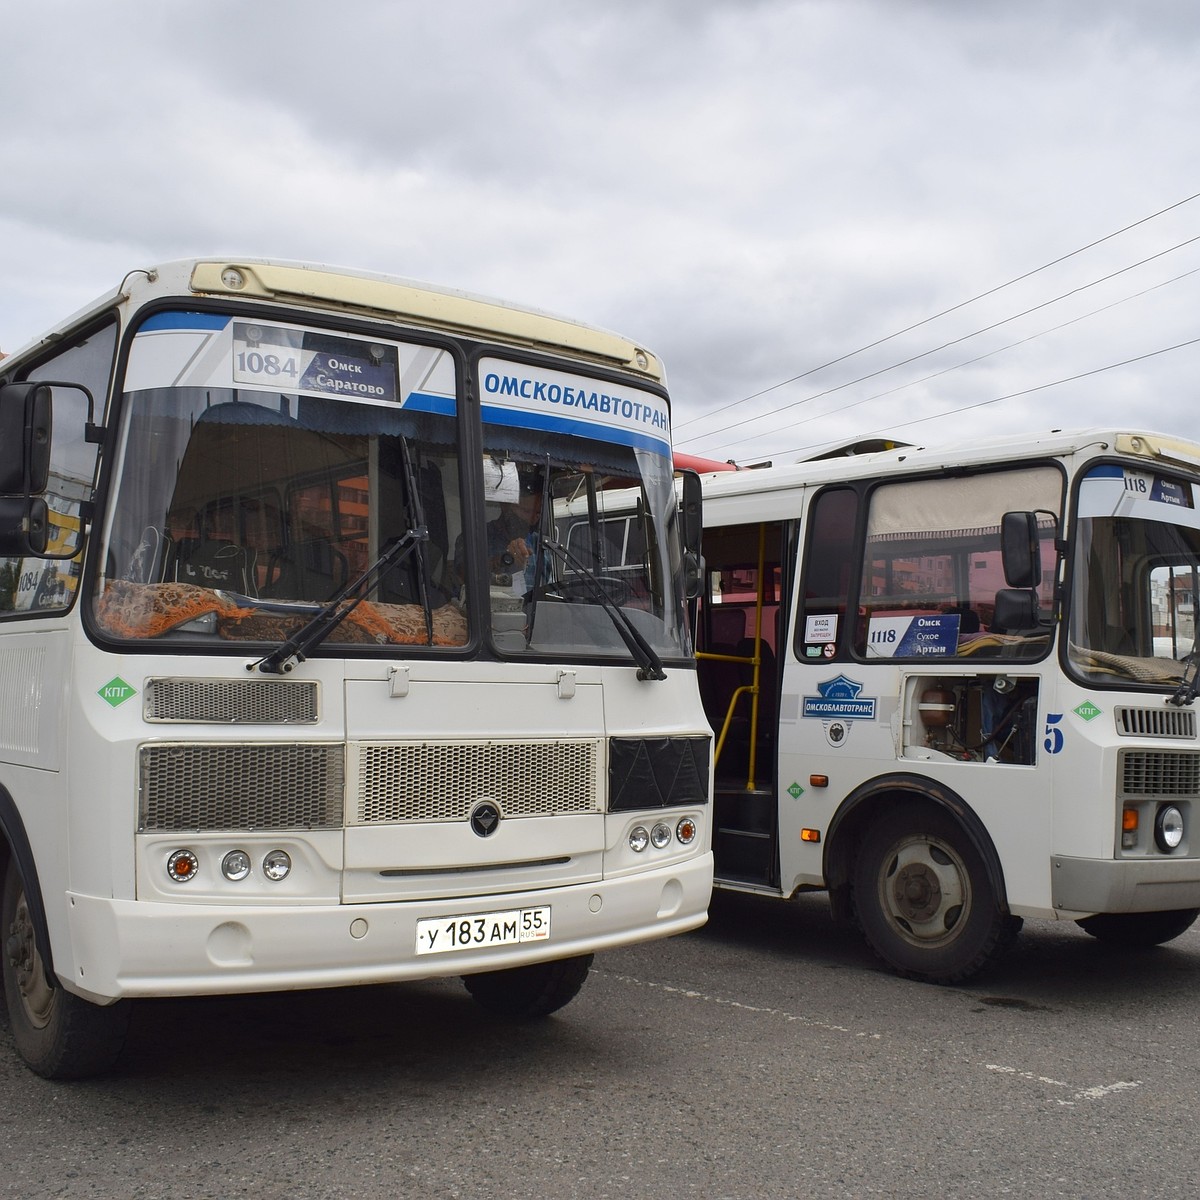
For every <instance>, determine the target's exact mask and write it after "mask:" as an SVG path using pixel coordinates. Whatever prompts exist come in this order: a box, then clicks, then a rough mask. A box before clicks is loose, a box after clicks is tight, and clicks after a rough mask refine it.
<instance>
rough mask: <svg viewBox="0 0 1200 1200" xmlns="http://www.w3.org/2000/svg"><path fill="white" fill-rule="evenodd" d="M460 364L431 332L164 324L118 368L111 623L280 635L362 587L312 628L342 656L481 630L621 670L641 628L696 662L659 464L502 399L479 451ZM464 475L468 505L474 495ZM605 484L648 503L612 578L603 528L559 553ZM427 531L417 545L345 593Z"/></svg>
mask: <svg viewBox="0 0 1200 1200" xmlns="http://www.w3.org/2000/svg"><path fill="white" fill-rule="evenodd" d="M493 361H494V360H493ZM528 369H529V370H532V368H528ZM460 370H461V368H460V367H459V365H458V360H457V359H456V357H455V356H454V355H453V353H452V352H451V351H449V350H446V349H441V348H436V347H430V346H421V345H416V344H409V343H406V342H395V341H389V340H386V339H380V340H372V339H370V338H368V337H363V336H359V335H348V334H345V335H344V334H341V333H333V332H330V331H327V330H321V329H315V328H304V327H297V326H292V325H289V326H284V325H282V324H276V323H271V322H268V321H265V320H264V321H262V322H257V323H256V322H249V321H244V320H240V319H233V318H231V317H229V316H227V315H225V314H217V313H186V312H169V313H160V314H157V315H155V316H153V317H151V318H150V319H149V320H147V321H146V322H145V323H143V325H142V326H141V327H140V329H139V330H138V333H137V336H136V337H135V338H134V340H133V343H132V347H131V353H130V356H129V362H128V367H127V370H126V378H125V387H124V397H123V405H122V410H121V424H120V429H119V436H118V447H119V450H118V455H117V459H116V463H115V465H114V468H113V471H114V476H113V479H112V488H111V495H112V496H113V497H114V501H113V503H112V504H111V505H110V512H109V514H108V515H107V517H106V518H105V519H104V522H103V526H102V530H101V532H102V548H101V553H102V558H101V562H102V570H101V572H100V573H99V574H98V576H97V585H96V589H95V593H94V596H93V603H94V618H93V619H94V621H95V624H96V626H97V628H98V630H99V631H100V632H101V633H102V634H103V635H105V636H106V637H108V638H112V639H119V640H130V641H145V640H153V642H154V643H155V644H161V643H162V642H163V641H168V642H175V643H179V644H188V643H193V644H196V643H198V644H203V645H205V646H209V647H211V646H213V645H220V644H222V643H224V642H235V643H267V644H274V645H279V644H280V643H283V642H285V641H286V639H288V638H289V637H291V636H293V635H295V634H296V633H297V631H298V630H300V629H302V628H304V627H305V624H306V623H307V622H310V621H312V620H313V618H314V616H315V615H316V614H318V613H320V612H321V609H322V606H323V605H328V604H329V602H330V601H331V600H333V601H338V600H339V599H341V598H342V597H343V596H346V593H347V590H348V589H349V590H350V591H351V592H352V594H351V595H349V596H346V599H347V601H349V600H360V602H358V603H355V604H353V606H351V605H350V604H349V603H347V604H346V612H345V613H344V616H343V618H342V619H339V620H337V621H335V622H333V623H331V625H330V627H329V628H328V630H327V631H325V632H323V633H322V635H321V637H320V639H318V641H324V642H328V643H329V644H331V645H338V646H340V647H341V649H340V651H339V652H342V653H344V652H346V650H347V649H348V648H349V647H359V648H360V649H359V650H356V651H354V652H355V653H363V652H370V651H371V650H372V649H376V650H377V649H378V648H379V647H381V646H393V647H394V646H406V647H421V646H424V647H427V648H433V647H443V648H456V647H465V646H467V645H468V644H469V643H471V642H472V641H473V640H474V639H476V638H482V639H486V642H487V644H488V645H489V646H490V648H491V649H492V651H493V652H494V653H496V654H497V655H499V656H508V655H522V656H524V655H538V654H542V655H546V654H549V655H554V656H556V657H561V656H564V655H565V656H568V657H570V656H576V657H585V658H586V657H598V658H601V659H603V658H617V659H619V660H621V661H623V662H628V661H630V656H631V636H632V639H633V646H632V649H634V650H637V649H638V648H639V647H640V646H641V645H642V644H643V643H647V644H649V646H650V647H651V648H652V649H651V652H650V656H651V659H653V658H654V657H655V656H670V657H675V658H678V657H680V656H681V655H683V654H685V653H686V652H687V640H686V632H685V630H686V625H685V621H684V611H685V606H684V604H683V599H682V582H681V571H680V559H681V554H680V550H679V541H678V536H677V533H676V530H675V525H674V522H675V498H674V492H673V489H672V477H671V467H670V458H669V456H668V455H664V454H661V453H658V452H657V451H656V450H655V449H648V448H647V447H646V446H645V445H641V444H638V440H637V439H634V438H630V439H627V440H628V441H630V442H631V443H632V444H622V443H620V442H616V443H614V442H612V441H610V440H609V439H608V438H607V436H602V434H604V435H606V434H607V432H608V431H607V428H606V427H603V428H598V429H595V430H593V429H592V428H590V427H588V426H586V425H584V424H583V423H581V422H576V424H577V425H579V426H580V428H581V429H582V431H583V433H582V435H579V434H576V433H575V432H574V431H573V430H572V429H571V428H570V427H569V423H567V422H563V421H543V422H541V423H540V425H535V426H533V427H530V425H529V423H528V422H520V421H512V420H510V419H508V416H511V414H508V410H506V409H505V408H504V407H503V406H502V405H497V406H494V408H493V409H492V411H491V417H492V419H491V421H490V422H489V423H488V424H485V425H484V427H483V442H482V450H483V453H482V454H480V452H479V450H478V449H476V450H475V451H474V452H472V453H471V454H470V455H467V454H465V453H464V451H463V446H462V444H461V441H460V438H461V433H460V421H459V413H458V399H457V397H458V394H459V375H460ZM610 386H611V385H610ZM626 390H629V389H626ZM506 414H507V415H506ZM476 445H477V446H478V445H479V443H476ZM464 464H465V465H464ZM475 470H479V471H480V472H481V474H482V489H481V490H482V497H483V509H482V513H479V514H476V513H475V511H474V510H473V509H471V508H470V507H469V506H468V504H467V502H465V501H464V495H470V491H469V490H468V480H467V478H466V476H467V474H468V473H469V472H474V471H475ZM477 479H478V477H477ZM612 486H619V487H622V488H627V489H634V490H635V491H636V492H637V493H638V494H639V495H640V497H641V501H640V503H639V505H638V512H639V514H640V533H641V542H640V545H641V547H642V552H641V555H640V558H639V560H638V563H637V565H636V568H635V569H634V570H633V571H632V573H630V572H629V571H628V570H625V571H623V572H622V573H621V576H620V578H619V579H614V577H613V576H612V575H611V573H610V572H609V570H608V568H607V563H606V558H605V553H604V547H603V539H602V538H599V539H598V540H597V543H596V548H595V552H594V553H589V554H588V555H585V556H584V558H585V560H586V561H582V562H580V561H576V563H575V565H574V566H568V565H567V564H566V563H565V561H564V559H563V556H562V555H559V554H555V553H554V552H553V550H554V547H555V546H556V544H557V541H558V536H557V535H558V532H559V531H558V529H557V526H556V518H555V513H556V512H557V511H559V510H561V509H562V507H563V504H564V503H565V502H568V501H570V500H572V499H574V498H577V497H580V496H584V497H586V496H592V497H594V496H595V495H596V494H597V492H598V491H603V490H604V489H606V488H608V487H612ZM593 511H595V508H594V504H593ZM597 528H599V524H598V522H597ZM415 531H420V537H419V539H416V540H415V543H414V544H413V546H412V549H411V551H410V552H408V553H406V554H402V555H399V556H397V561H396V562H395V565H393V566H390V567H388V568H387V569H385V570H384V571H382V573H379V574H378V575H377V576H376V575H372V577H371V580H370V584H369V585H364V586H363V587H362V588H361V589H358V590H357V591H354V590H353V589H354V584H355V581H356V580H358V579H359V578H360V577H361V576H362V575H363V573H364V572H366V571H368V569H369V568H371V566H372V564H375V563H377V562H378V560H379V559H380V556H381V555H382V554H385V553H386V552H387V550H388V547H389V546H393V545H394V544H395V542H396V539H398V538H404V537H408V538H410V540H412V538H413V534H414V532H415ZM618 585H619V586H618ZM485 610H486V611H485ZM614 610H616V611H614ZM620 614H624V616H621V615H620ZM629 624H632V625H633V626H634V633H633V634H632V635H630V632H629V630H628V628H626V627H625V626H627V625H629ZM313 644H314V646H315V645H316V644H317V642H314V643H313ZM634 658H635V659H638V654H636V653H635V654H634ZM639 661H640V660H639Z"/></svg>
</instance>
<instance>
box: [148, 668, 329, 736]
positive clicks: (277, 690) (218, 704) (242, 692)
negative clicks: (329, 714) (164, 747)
mask: <svg viewBox="0 0 1200 1200" xmlns="http://www.w3.org/2000/svg"><path fill="white" fill-rule="evenodd" d="M143 712H144V716H145V718H146V720H147V721H162V722H175V723H179V722H190V723H197V724H223V725H224V724H241V725H314V724H316V722H317V720H318V717H319V715H320V714H319V713H318V710H317V684H316V683H315V682H314V681H313V680H305V679H296V680H292V679H288V680H283V679H187V678H177V679H147V680H146V690H145V695H144V697H143Z"/></svg>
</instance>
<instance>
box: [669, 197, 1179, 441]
mask: <svg viewBox="0 0 1200 1200" xmlns="http://www.w3.org/2000/svg"><path fill="white" fill-rule="evenodd" d="M1198 194H1200V193H1198ZM1194 242H1200V234H1197V235H1196V236H1195V237H1190V238H1187V239H1186V240H1185V241H1182V242H1178V243H1177V244H1176V245H1174V246H1169V247H1167V249H1166V250H1160V251H1158V253H1157V254H1151V255H1150V256H1149V257H1147V258H1143V259H1141V260H1139V261H1138V262H1135V263H1130V264H1129V265H1128V266H1125V267H1121V268H1120V269H1119V270H1116V271H1112V272H1110V273H1109V274H1108V275H1101V276H1100V278H1099V279H1093V280H1091V282H1089V283H1084V284H1080V285H1079V287H1075V288H1070V289H1069V290H1067V291H1065V292H1062V293H1060V294H1059V295H1057V296H1054V297H1052V298H1051V299H1049V300H1043V301H1042V302H1041V303H1040V304H1035V305H1033V306H1032V307H1031V308H1027V309H1025V310H1023V311H1022V312H1019V313H1014V314H1013V315H1012V316H1010V317H1005V318H1003V320H1000V321H994V322H993V323H992V324H991V325H985V326H984V327H983V328H982V329H976V330H974V331H973V332H971V333H965V334H963V336H962V337H957V338H952V339H951V340H950V341H948V342H943V343H942V344H941V345H940V346H934V347H933V348H932V349H929V350H922V351H921V353H920V354H913V355H911V356H910V357H908V358H905V359H901V360H900V361H899V362H895V363H892V364H891V365H890V366H886V367H880V368H879V370H877V371H869V372H868V373H867V374H866V375H860V376H859V377H858V378H857V379H849V380H847V381H846V382H845V383H839V384H836V385H835V386H833V387H829V388H826V389H825V390H824V391H823V392H814V393H813V394H812V395H811V396H805V397H803V398H802V399H800V400H793V401H792V403H791V404H784V405H782V406H781V407H779V408H773V409H771V410H770V411H769V412H764V413H759V414H758V415H757V416H753V417H747V418H745V419H744V420H742V421H735V422H733V423H732V424H730V425H722V426H720V427H718V428H717V429H710V430H707V431H706V432H704V433H697V434H693V435H692V437H690V438H684V439H683V441H685V442H690V441H695V440H697V439H699V438H707V437H712V436H714V435H715V434H718V433H724V432H725V431H726V430H728V429H735V428H739V427H740V426H742V425H745V424H747V423H748V422H750V421H761V420H762V419H763V418H765V417H774V416H778V415H779V414H780V413H785V412H788V411H789V410H791V409H793V408H799V407H800V405H802V404H808V403H809V402H810V401H812V400H819V399H820V398H821V397H822V396H830V395H832V394H833V393H834V392H840V391H843V390H844V389H846V388H848V387H853V386H854V385H855V384H856V383H865V382H866V381H867V380H868V379H876V378H878V377H879V376H880V375H886V374H887V373H888V372H889V371H894V370H896V369H897V368H899V367H907V366H909V365H910V364H911V363H915V362H919V361H920V360H921V359H923V358H928V357H929V356H930V355H931V354H936V353H937V352H938V351H939V350H947V349H949V348H950V347H951V346H958V345H961V344H962V343H963V342H968V341H970V340H971V338H974V337H978V336H979V335H980V334H982V333H990V332H991V331H992V330H993V329H999V328H1000V327H1001V326H1002V325H1008V324H1010V323H1011V322H1013V321H1018V320H1020V319H1021V318H1022V317H1027V316H1029V315H1030V314H1031V313H1035V312H1038V311H1040V310H1041V309H1043V308H1049V307H1050V305H1052V304H1057V303H1058V302H1059V301H1060V300H1066V299H1067V298H1068V297H1070V296H1075V295H1078V294H1079V293H1080V292H1086V291H1087V290H1088V289H1089V288H1093V287H1097V286H1098V285H1099V284H1101V283H1107V282H1108V281H1109V280H1110V279H1115V278H1116V277H1117V276H1118V275H1124V274H1125V273H1126V272H1128V271H1133V270H1135V269H1136V268H1138V267H1144V266H1145V265H1146V264H1147V263H1149V262H1153V261H1154V260H1155V259H1158V258H1162V257H1164V256H1165V255H1167V254H1173V253H1174V252H1175V251H1176V250H1181V249H1183V247H1184V246H1190V245H1192V244H1193V243H1194ZM768 390H770V389H768ZM761 394H762V393H759V395H761ZM765 432H770V431H769V430H768V431H765ZM759 436H762V435H759Z"/></svg>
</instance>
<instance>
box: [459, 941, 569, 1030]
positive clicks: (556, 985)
mask: <svg viewBox="0 0 1200 1200" xmlns="http://www.w3.org/2000/svg"><path fill="white" fill-rule="evenodd" d="M591 967H592V956H591V955H590V954H583V955H580V956H579V957H578V958H560V959H556V960H555V961H554V962H545V963H533V964H532V965H531V966H528V967H509V968H508V970H506V971H484V972H482V973H481V974H479V975H464V976H463V983H464V984H466V987H467V991H468V992H470V993H471V995H472V996H473V997H474V999H475V1001H476V1002H477V1003H478V1004H481V1005H482V1006H483V1007H484V1008H486V1009H487V1010H488V1012H490V1013H494V1014H495V1015H496V1016H498V1017H508V1018H509V1019H510V1020H517V1021H529V1020H533V1019H534V1018H535V1017H545V1016H549V1014H550V1013H552V1012H557V1011H558V1010H559V1009H560V1008H562V1006H563V1005H564V1004H566V1003H568V1002H569V1001H571V1000H574V999H575V997H576V996H577V995H578V994H579V989H580V988H581V987H583V981H584V980H585V979H586V978H587V976H588V971H590V970H591Z"/></svg>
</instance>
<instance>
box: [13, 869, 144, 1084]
mask: <svg viewBox="0 0 1200 1200" xmlns="http://www.w3.org/2000/svg"><path fill="white" fill-rule="evenodd" d="M0 938H2V939H3V940H2V943H0V967H2V970H3V975H4V1001H5V1004H6V1005H7V1007H8V1023H9V1027H10V1028H11V1029H12V1036H13V1041H14V1042H15V1043H16V1047H17V1050H18V1051H19V1053H20V1055H21V1057H22V1058H23V1059H24V1060H25V1062H26V1063H27V1064H28V1065H29V1066H30V1067H32V1068H33V1070H35V1071H36V1072H37V1073H38V1074H39V1075H44V1076H45V1077H46V1078H47V1079H82V1078H84V1077H86V1076H88V1075H97V1074H99V1073H100V1072H102V1071H107V1070H108V1069H109V1068H110V1067H111V1066H112V1065H113V1063H114V1062H115V1061H116V1059H117V1055H118V1054H120V1052H121V1047H122V1046H123V1045H124V1043H125V1033H126V1030H127V1029H128V1027H129V1005H128V1004H127V1003H125V1002H118V1003H117V1004H114V1005H111V1006H110V1007H108V1008H102V1007H101V1006H100V1005H98V1004H90V1003H88V1001H86V1000H83V999H81V998H80V997H79V996H73V995H72V994H71V993H70V992H67V991H64V990H63V989H62V988H61V987H59V986H58V984H57V983H56V982H55V981H54V979H53V978H52V977H51V976H49V975H47V973H46V967H45V964H44V963H43V961H42V956H41V954H39V953H38V948H37V943H36V942H35V940H34V932H33V920H32V918H31V917H30V914H29V905H28V903H27V902H26V899H25V888H24V885H23V884H22V882H21V876H20V874H19V873H18V871H17V867H16V863H15V862H11V861H10V862H9V865H8V872H7V874H6V875H5V877H4V894H3V900H2V901H0Z"/></svg>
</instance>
